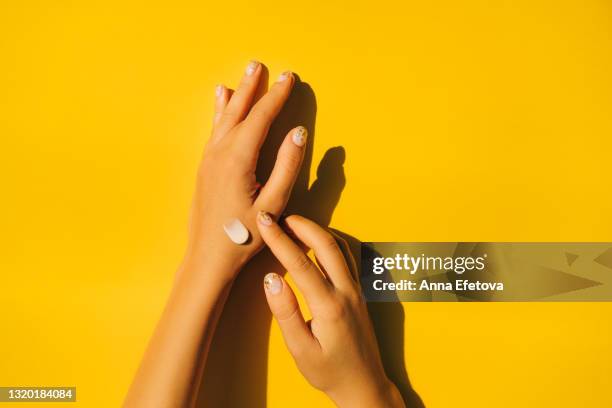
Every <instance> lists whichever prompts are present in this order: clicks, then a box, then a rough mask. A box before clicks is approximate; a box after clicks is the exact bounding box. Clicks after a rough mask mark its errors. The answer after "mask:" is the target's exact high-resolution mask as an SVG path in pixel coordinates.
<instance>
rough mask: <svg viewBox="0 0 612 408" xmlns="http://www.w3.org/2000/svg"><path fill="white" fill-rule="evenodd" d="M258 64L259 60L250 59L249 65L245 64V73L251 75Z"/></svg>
mask: <svg viewBox="0 0 612 408" xmlns="http://www.w3.org/2000/svg"><path fill="white" fill-rule="evenodd" d="M258 66H259V62H257V61H251V62H249V65H247V67H246V70H245V73H246V74H247V75H248V76H251V75H253V74H254V73H255V70H257V67H258Z"/></svg>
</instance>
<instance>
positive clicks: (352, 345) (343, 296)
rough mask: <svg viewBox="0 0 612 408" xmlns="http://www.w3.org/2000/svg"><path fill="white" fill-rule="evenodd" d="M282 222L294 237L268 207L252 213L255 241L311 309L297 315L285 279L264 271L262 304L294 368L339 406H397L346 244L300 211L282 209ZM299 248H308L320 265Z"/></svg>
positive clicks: (401, 404) (397, 396)
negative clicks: (255, 222)
mask: <svg viewBox="0 0 612 408" xmlns="http://www.w3.org/2000/svg"><path fill="white" fill-rule="evenodd" d="M285 223H286V228H288V229H289V231H290V232H291V235H293V236H294V237H295V239H292V238H291V237H290V236H289V235H288V234H287V233H286V232H285V231H284V230H283V229H282V228H281V227H280V226H279V225H278V224H277V223H276V222H275V221H274V219H273V217H272V216H270V215H269V214H267V213H265V212H262V213H260V214H259V216H258V228H259V231H260V233H261V236H262V238H263V240H264V241H265V243H266V244H267V245H268V246H269V247H270V249H271V250H272V253H273V254H274V255H275V256H276V257H277V258H278V260H279V261H280V263H281V264H282V265H283V266H284V267H285V268H286V269H287V271H288V272H289V274H290V275H291V277H292V278H293V280H294V282H295V284H296V286H297V287H298V289H299V290H300V291H301V292H302V294H303V295H304V299H305V300H306V303H307V305H308V308H309V309H310V312H311V314H312V320H310V321H309V322H308V323H307V322H305V321H304V317H303V315H302V312H301V311H300V308H299V305H298V302H297V300H296V296H295V294H294V292H293V290H292V289H291V287H290V286H289V285H288V284H287V282H286V281H285V280H284V279H283V278H282V277H281V276H280V275H277V274H274V273H271V274H269V275H267V276H266V278H265V279H264V288H265V292H266V299H267V300H268V305H269V306H270V310H271V311H272V314H273V315H274V317H275V319H276V321H277V322H278V325H279V327H280V329H281V332H282V334H283V337H284V339H285V343H286V345H287V348H288V349H289V352H290V353H291V355H292V356H293V358H294V360H295V362H296V364H297V366H298V368H299V370H300V372H301V373H302V374H303V375H304V377H306V379H307V380H308V382H310V384H311V385H312V386H314V387H315V388H317V389H319V390H321V391H323V392H325V393H326V394H327V395H328V396H329V397H330V398H331V399H332V400H333V401H334V402H335V403H336V405H338V406H339V407H405V405H404V402H403V400H402V398H401V395H400V393H399V392H398V390H397V388H396V387H395V385H394V384H393V383H391V381H389V380H388V378H387V376H386V375H385V371H384V368H383V365H382V362H381V359H380V354H379V351H378V346H377V343H376V337H375V335H374V330H373V329H372V324H371V321H370V317H369V315H368V311H367V308H366V305H365V303H364V301H363V298H362V297H361V292H360V289H359V284H358V280H357V279H356V274H355V271H356V268H355V263H354V260H353V259H352V257H351V256H350V252H349V251H348V250H347V248H348V245H347V243H346V242H345V241H344V240H342V239H341V238H340V237H337V236H334V235H332V234H331V233H329V232H327V231H325V230H324V229H323V228H321V227H320V226H318V225H317V224H316V223H314V222H312V221H310V220H308V219H306V218H303V217H300V216H295V215H293V216H290V217H288V218H287V219H286V220H285ZM296 241H297V242H296ZM341 246H342V249H341ZM304 248H306V249H307V248H312V249H313V251H314V254H315V256H316V259H317V263H318V265H319V266H320V268H319V267H317V265H315V263H313V262H312V261H311V260H310V258H309V257H308V256H307V255H306V253H305V252H304V250H303V249H304ZM345 254H346V255H345ZM352 271H353V273H352Z"/></svg>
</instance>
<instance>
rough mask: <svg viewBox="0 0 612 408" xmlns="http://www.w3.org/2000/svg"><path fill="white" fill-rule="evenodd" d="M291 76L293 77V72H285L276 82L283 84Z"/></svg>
mask: <svg viewBox="0 0 612 408" xmlns="http://www.w3.org/2000/svg"><path fill="white" fill-rule="evenodd" d="M290 76H291V71H285V72H283V73H282V74H280V75H279V76H278V79H277V80H276V81H277V82H283V81H284V80H286V79H287V78H289V77H290Z"/></svg>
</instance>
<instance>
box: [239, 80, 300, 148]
mask: <svg viewBox="0 0 612 408" xmlns="http://www.w3.org/2000/svg"><path fill="white" fill-rule="evenodd" d="M294 80H295V79H294V77H293V74H292V73H291V72H289V71H287V72H283V73H282V74H281V75H280V76H279V77H278V80H277V81H276V82H275V83H274V84H273V85H272V87H271V88H270V90H269V91H268V93H266V94H265V95H264V96H263V97H262V98H261V99H260V100H259V101H258V102H257V103H256V104H255V105H253V108H252V109H251V111H250V112H249V114H248V116H247V118H246V120H245V122H246V123H247V124H248V125H247V126H248V128H249V130H250V131H249V132H244V133H243V134H242V135H241V137H242V138H243V139H244V142H243V143H244V146H245V149H250V151H251V152H252V153H256V152H258V151H259V148H260V147H261V145H262V144H263V142H264V140H265V139H266V136H267V134H268V129H269V128H270V125H271V124H272V121H274V119H275V118H276V116H277V115H278V113H279V112H280V110H281V109H282V107H283V105H284V104H285V101H286V100H287V98H288V97H289V94H290V93H291V88H292V87H293V83H294Z"/></svg>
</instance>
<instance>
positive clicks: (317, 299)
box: [257, 211, 333, 313]
mask: <svg viewBox="0 0 612 408" xmlns="http://www.w3.org/2000/svg"><path fill="white" fill-rule="evenodd" d="M257 227H258V229H259V232H260V234H261V237H262V238H263V240H264V242H265V243H266V244H267V245H268V247H269V248H270V250H271V251H272V253H273V254H274V256H275V257H276V258H277V259H278V260H279V261H280V263H281V264H282V265H283V266H284V267H285V269H287V271H288V272H289V274H290V275H291V277H292V278H293V280H294V281H295V284H296V285H297V287H298V288H299V289H300V291H302V293H303V294H304V298H305V299H306V303H308V307H309V308H310V311H311V312H312V313H316V312H315V310H316V309H317V307H319V306H322V305H323V304H324V303H325V302H326V301H327V300H328V299H329V298H330V296H331V293H332V290H333V288H332V286H331V284H330V283H329V282H328V281H327V279H325V276H323V273H321V271H320V270H319V268H317V267H316V265H315V264H314V263H313V262H312V261H311V260H310V258H308V256H307V255H306V254H305V253H304V252H303V251H302V249H301V248H300V247H299V246H298V245H297V244H296V243H295V242H293V240H292V239H291V238H289V236H288V235H287V234H286V233H285V231H283V229H282V228H281V227H280V226H279V225H278V224H277V223H276V222H275V221H274V220H273V219H272V217H271V216H270V214H268V213H267V212H264V211H260V212H259V213H258V214H257Z"/></svg>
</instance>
